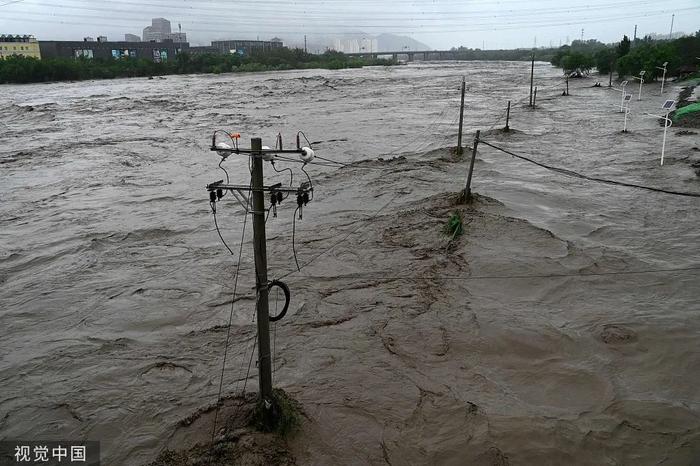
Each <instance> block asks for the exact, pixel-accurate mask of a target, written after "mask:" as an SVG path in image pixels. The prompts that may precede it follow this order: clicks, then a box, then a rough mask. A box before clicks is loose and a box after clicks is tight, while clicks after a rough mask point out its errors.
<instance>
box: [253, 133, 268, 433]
mask: <svg viewBox="0 0 700 466" xmlns="http://www.w3.org/2000/svg"><path fill="white" fill-rule="evenodd" d="M250 147H251V149H252V152H253V153H252V154H251V159H252V165H253V170H252V180H251V182H252V183H251V184H252V191H253V192H252V196H253V212H252V214H253V249H254V252H255V286H256V290H257V291H256V292H257V295H258V299H257V300H256V301H257V320H258V369H259V372H260V403H261V404H262V408H263V413H264V415H263V422H264V423H265V424H269V423H271V422H272V419H271V418H270V416H271V415H272V412H271V411H270V410H269V409H265V408H267V407H269V406H270V405H269V403H271V402H272V360H271V357H270V311H269V307H268V306H269V304H268V301H267V300H268V281H267V247H266V241H267V240H266V237H265V194H264V192H263V190H262V189H263V160H262V157H261V154H260V151H262V139H260V138H253V139H251V140H250Z"/></svg>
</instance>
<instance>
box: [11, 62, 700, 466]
mask: <svg viewBox="0 0 700 466" xmlns="http://www.w3.org/2000/svg"><path fill="white" fill-rule="evenodd" d="M535 73H536V85H537V86H538V98H537V103H538V108H537V109H536V110H531V109H529V108H527V106H526V104H527V93H528V89H529V63H515V62H502V63H498V62H495V63H493V62H492V63H485V62H470V63H425V64H412V65H408V66H399V67H391V68H381V67H380V68H365V69H359V70H341V71H326V70H307V71H291V72H281V73H259V74H258V73H255V74H252V73H251V74H235V75H234V74H230V75H220V76H215V75H207V76H172V77H167V78H162V79H158V78H156V79H153V80H147V79H124V80H114V81H90V82H80V83H56V84H39V85H27V86H8V85H5V86H1V89H2V91H3V92H2V96H1V97H0V201H1V202H0V348H2V350H0V439H37V440H42V439H90V440H99V441H101V442H102V456H103V464H108V465H117V464H119V465H121V464H125V465H131V464H142V463H145V462H148V461H151V460H152V459H153V458H154V457H155V456H156V455H157V454H158V452H159V451H160V450H161V449H162V448H163V447H164V446H165V445H167V443H168V439H169V438H170V437H171V435H173V432H174V431H175V430H176V426H177V423H178V421H179V420H181V419H183V418H185V417H187V416H188V415H190V414H191V413H193V412H195V411H196V410H197V409H200V408H202V407H205V406H208V405H211V404H212V403H214V402H215V401H216V397H217V391H218V387H219V375H220V373H221V362H222V356H223V349H224V344H225V340H226V328H225V327H224V326H225V325H226V324H227V322H228V318H229V311H230V309H231V296H232V285H233V278H232V277H233V272H234V270H235V265H236V261H237V255H236V257H232V256H231V255H230V254H229V253H228V251H227V250H226V249H225V248H224V246H223V245H222V244H221V242H220V240H219V238H218V236H217V234H216V231H215V229H214V224H213V219H212V213H211V210H210V208H209V202H208V194H207V192H206V190H205V189H204V187H205V185H206V184H207V183H209V182H212V181H216V180H219V179H222V178H223V177H224V174H223V172H222V171H220V170H219V169H218V167H217V164H218V162H219V160H220V159H219V158H218V157H217V156H216V155H215V154H213V153H211V152H210V151H209V150H208V146H209V144H210V143H211V134H212V131H213V130H215V129H225V130H231V131H235V132H240V133H241V134H242V138H243V139H242V144H243V145H246V146H247V145H248V144H249V138H250V137H254V136H259V137H262V138H263V144H266V145H271V146H274V142H275V136H276V135H277V133H278V132H279V133H281V134H282V135H283V137H284V141H285V144H286V145H293V143H294V135H295V134H296V132H297V131H298V130H303V131H304V132H305V134H306V135H307V136H308V137H309V139H310V140H311V141H312V142H314V148H315V149H316V153H317V154H318V155H321V156H323V157H326V158H329V159H332V160H336V161H340V162H343V163H348V164H350V165H349V166H346V167H343V168H339V169H336V168H331V167H326V166H320V165H311V166H308V167H307V172H308V173H309V176H310V177H311V178H312V180H313V182H314V186H315V191H314V200H313V201H312V202H311V203H310V204H309V205H308V206H307V207H306V208H305V209H304V216H303V219H302V220H297V221H296V225H293V221H292V218H293V214H294V209H295V207H296V206H295V205H294V204H295V203H294V202H293V201H292V200H291V199H290V200H289V201H287V202H285V203H283V204H282V205H281V206H280V207H278V216H277V217H276V218H275V217H272V216H271V217H270V218H269V219H268V222H267V236H268V248H269V250H268V260H269V268H270V277H271V278H275V277H280V276H282V275H286V274H287V273H289V272H293V271H294V270H295V267H294V256H293V251H292V228H293V227H295V228H296V232H295V240H296V249H297V256H298V260H299V262H300V264H306V263H309V262H310V261H312V260H313V261H312V262H311V263H310V264H309V265H308V266H306V267H304V268H303V269H302V271H301V272H295V273H292V274H291V275H289V276H288V277H287V278H285V281H286V282H287V283H288V284H289V286H290V288H291V290H292V304H291V306H290V312H289V314H288V316H287V317H286V318H285V319H284V320H282V321H280V322H279V323H278V324H276V325H274V326H273V331H274V367H275V373H274V383H275V385H276V386H280V387H283V388H284V389H285V390H287V392H289V393H290V394H292V395H293V396H294V397H295V398H296V399H298V400H299V401H300V402H301V403H302V405H303V407H304V410H305V412H306V416H307V422H306V423H305V428H304V430H303V431H302V432H301V433H300V434H299V435H298V436H297V437H295V438H294V439H293V440H292V441H291V444H290V448H291V449H292V451H293V452H294V454H295V455H296V457H297V460H298V462H299V463H300V464H386V463H389V464H409V463H412V464H472V463H473V464H565V463H569V464H598V465H600V464H636V465H640V464H659V463H663V464H691V463H693V461H698V459H699V458H700V391H698V389H697V387H698V386H699V385H700V338H699V337H700V320H698V318H697V317H698V315H699V314H700V270H698V268H700V247H698V246H700V228H699V226H700V208H699V207H700V200H699V199H698V198H697V197H684V196H674V195H668V194H662V193H657V192H651V191H644V190H638V189H632V188H627V187H622V186H615V185H608V184H600V183H594V182H591V181H588V180H584V179H580V178H572V177H566V176H562V175H561V174H559V173H556V172H552V171H549V170H545V169H543V168H541V167H538V166H535V165H533V164H529V163H527V162H524V161H522V160H519V159H516V158H513V157H511V156H509V155H506V154H504V153H502V152H499V151H497V150H495V149H493V148H491V147H489V146H486V145H484V144H482V145H480V146H479V151H478V158H477V161H476V165H475V174H474V179H473V189H474V191H475V192H476V193H478V194H479V195H480V197H478V199H477V201H476V202H475V203H474V204H473V205H472V206H470V207H469V208H465V210H464V212H465V217H464V218H465V227H464V228H465V233H464V235H463V236H462V237H459V238H456V239H455V241H452V242H449V237H447V236H446V235H445V234H444V233H443V231H442V229H443V226H444V224H445V223H446V221H447V219H448V218H449V216H450V214H451V213H452V212H453V211H454V210H455V209H456V207H455V206H454V196H453V194H451V193H456V192H458V191H459V190H460V189H462V188H463V186H464V183H465V179H466V173H467V168H468V158H466V157H465V158H463V159H455V158H454V157H452V156H451V155H449V154H448V151H447V148H448V147H449V146H454V145H455V143H456V138H457V120H458V112H459V89H460V81H461V76H466V83H467V88H468V89H467V93H466V110H465V122H464V126H465V144H467V145H471V141H472V139H473V135H474V132H475V131H476V130H481V131H482V137H483V139H484V140H485V141H487V142H489V143H492V144H494V145H497V146H499V147H504V148H506V149H508V150H510V151H513V152H515V153H518V154H522V155H525V156H528V157H531V158H532V159H534V160H537V161H538V162H542V163H545V164H550V165H553V166H557V167H563V168H567V169H570V170H574V171H577V172H581V173H584V174H587V175H591V176H596V177H602V178H607V179H615V180H619V181H624V182H628V183H635V184H641V185H646V186H652V187H657V188H663V189H667V190H673V191H684V192H700V178H698V175H697V174H696V169H697V167H698V165H700V163H699V161H700V149H699V148H698V147H699V146H700V137H699V136H698V135H697V134H684V133H682V132H679V129H676V128H672V129H671V130H670V132H669V138H668V145H667V153H666V160H665V164H664V166H663V167H660V166H659V157H660V151H661V136H662V133H663V129H662V127H661V126H660V125H659V123H658V121H657V120H656V119H655V118H653V117H650V116H647V115H645V113H652V114H653V113H659V112H661V110H660V106H661V104H662V103H663V101H664V100H665V99H666V98H675V97H676V95H677V93H678V87H674V86H673V85H671V86H667V88H666V95H664V96H660V95H659V87H660V86H659V85H656V84H649V85H646V86H645V88H644V90H643V100H642V101H641V102H637V101H636V100H634V99H633V101H632V103H631V106H632V116H631V119H630V121H629V123H628V124H629V128H630V130H631V132H630V133H628V134H622V133H621V132H620V131H621V129H622V124H623V121H622V120H623V118H622V114H621V113H619V102H620V97H621V95H620V93H619V92H616V91H615V90H611V89H608V88H607V87H602V88H595V87H592V85H593V84H594V82H595V80H594V79H593V78H591V79H584V80H576V81H574V80H572V82H571V95H570V96H568V97H563V96H562V95H561V93H562V90H563V84H562V79H561V71H560V70H557V69H554V68H552V67H550V66H549V65H548V64H545V63H538V64H537V65H536V67H535ZM508 100H511V101H512V102H513V108H512V112H511V127H512V128H513V129H514V130H515V131H512V132H510V133H507V134H506V133H503V132H501V131H499V130H500V128H502V127H503V125H504V124H505V110H506V104H507V101H508ZM225 167H226V168H227V169H228V172H229V174H230V176H231V179H232V182H236V183H239V184H247V183H248V182H249V177H248V172H247V170H248V166H247V159H244V158H242V157H235V156H234V157H231V159H229V160H228V161H227V162H226V164H225ZM277 167H278V168H286V167H290V168H292V169H293V172H294V182H295V184H296V183H299V182H300V181H304V180H305V179H306V177H305V175H304V174H303V173H302V172H301V171H300V170H299V168H300V165H299V164H296V163H288V164H284V163H283V162H278V163H277ZM265 170H266V171H265V175H266V177H267V179H268V180H270V182H277V181H281V182H288V181H289V178H288V172H284V173H283V174H277V173H275V172H274V171H273V170H272V169H271V167H270V166H269V165H267V166H266V168H265ZM243 218H244V216H243V214H242V212H241V209H240V207H238V205H237V204H236V203H235V202H234V201H233V200H232V199H229V198H225V199H224V200H223V201H222V202H220V203H219V205H218V215H217V220H218V222H219V225H220V226H221V227H222V233H223V235H224V237H225V238H226V240H227V242H228V244H229V245H230V246H231V248H232V249H233V250H234V251H235V252H236V253H237V252H238V244H239V240H240V235H241V228H242V225H243ZM248 227H250V225H248ZM251 232H252V229H250V228H249V229H248V230H247V232H246V243H245V245H244V247H243V256H242V260H241V279H240V281H239V285H238V290H239V296H238V297H237V299H236V302H235V303H234V307H233V309H234V314H233V325H232V329H231V348H230V350H229V359H228V364H227V369H226V372H225V378H224V393H231V392H235V391H236V390H240V389H241V388H242V386H243V382H242V380H243V379H244V378H245V375H246V372H247V366H248V361H249V357H250V351H251V347H252V345H253V342H254V337H255V323H254V321H253V316H254V293H253V289H252V287H253V282H254V277H253V258H252V242H251ZM329 248H331V249H329ZM324 251H326V252H325V253H324V254H323V255H321V256H319V254H321V253H322V252H324ZM678 269H687V270H683V271H678ZM628 272H640V273H628ZM581 274H584V275H585V276H581ZM275 305H276V302H275V301H274V300H273V302H272V303H271V306H272V308H273V309H274V306H275ZM256 388H257V369H256V368H255V362H253V365H252V369H251V371H250V380H249V381H248V383H247V389H248V390H255V389H256Z"/></svg>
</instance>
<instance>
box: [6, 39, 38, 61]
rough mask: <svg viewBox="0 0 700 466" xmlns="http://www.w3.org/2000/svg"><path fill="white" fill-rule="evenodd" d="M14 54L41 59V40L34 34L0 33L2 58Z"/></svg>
mask: <svg viewBox="0 0 700 466" xmlns="http://www.w3.org/2000/svg"><path fill="white" fill-rule="evenodd" d="M12 55H22V56H25V57H32V58H37V59H41V50H40V48H39V42H37V40H36V38H34V36H13V35H4V34H3V35H0V60H2V59H4V58H5V57H9V56H12Z"/></svg>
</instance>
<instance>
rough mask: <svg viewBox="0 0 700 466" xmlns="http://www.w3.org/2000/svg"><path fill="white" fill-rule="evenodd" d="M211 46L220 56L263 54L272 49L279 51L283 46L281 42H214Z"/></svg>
mask: <svg viewBox="0 0 700 466" xmlns="http://www.w3.org/2000/svg"><path fill="white" fill-rule="evenodd" d="M211 46H212V47H214V48H215V49H217V50H218V51H219V53H221V54H233V53H237V54H239V55H249V54H250V53H252V52H258V51H260V52H265V51H268V50H272V49H281V48H283V47H284V44H283V43H282V41H281V40H279V39H277V40H269V41H268V40H216V41H212V43H211Z"/></svg>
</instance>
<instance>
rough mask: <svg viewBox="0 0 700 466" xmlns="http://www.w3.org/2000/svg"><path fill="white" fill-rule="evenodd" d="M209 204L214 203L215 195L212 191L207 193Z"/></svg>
mask: <svg viewBox="0 0 700 466" xmlns="http://www.w3.org/2000/svg"><path fill="white" fill-rule="evenodd" d="M209 202H216V193H215V192H214V191H209Z"/></svg>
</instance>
